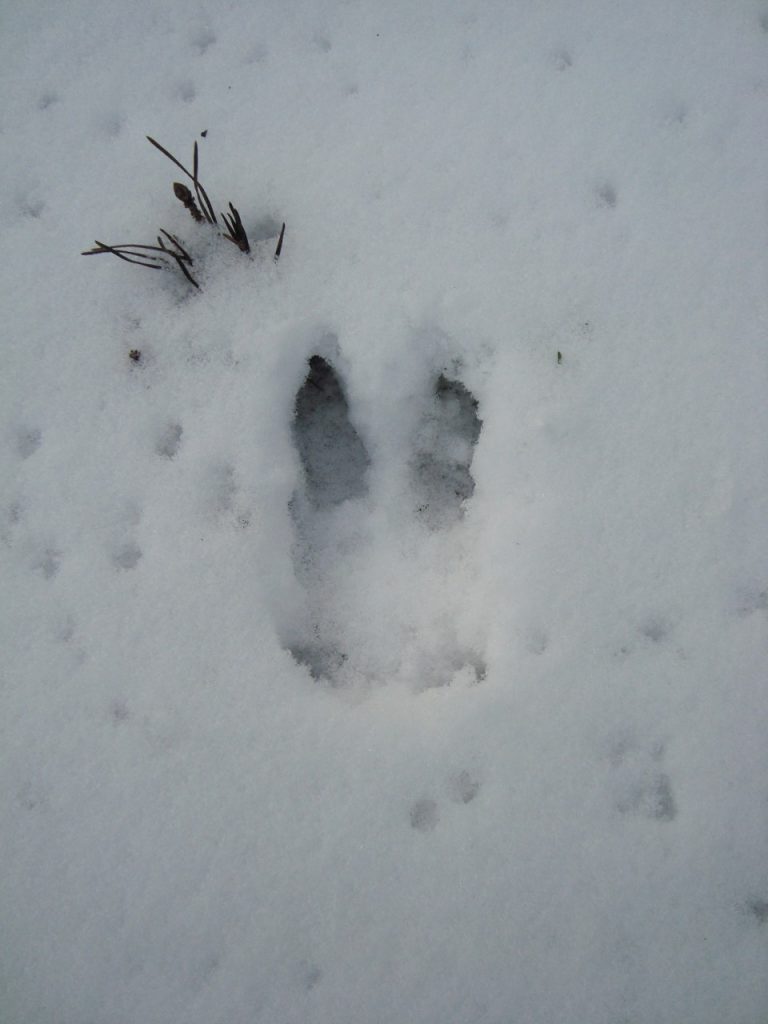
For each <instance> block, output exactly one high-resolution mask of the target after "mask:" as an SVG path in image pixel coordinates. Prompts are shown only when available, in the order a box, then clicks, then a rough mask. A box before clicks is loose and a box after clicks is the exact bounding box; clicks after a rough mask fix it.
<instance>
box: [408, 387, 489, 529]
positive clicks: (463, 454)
mask: <svg viewBox="0 0 768 1024" xmlns="http://www.w3.org/2000/svg"><path fill="white" fill-rule="evenodd" d="M477 410H478V402H477V399H476V398H475V397H474V395H473V394H472V393H471V391H469V390H468V389H467V388H466V387H465V386H464V385H463V384H462V383H461V381H458V380H450V379H449V378H448V377H446V376H445V374H442V373H441V374H440V376H439V377H438V379H437V382H436V384H435V390H434V395H433V399H432V406H431V408H430V410H429V413H428V415H427V416H426V418H425V420H424V422H423V424H422V428H421V430H420V433H419V437H418V440H417V446H416V454H415V456H414V458H413V461H412V464H411V468H412V473H413V482H414V487H415V490H416V494H417V505H416V508H417V513H418V515H419V518H420V519H421V520H422V521H423V522H424V523H425V524H426V525H427V526H429V527H430V529H441V528H443V527H446V526H450V525H451V524H452V523H454V522H456V521H457V520H458V519H460V518H461V516H462V515H463V512H464V503H465V502H466V501H467V500H468V499H469V498H471V497H472V495H473V494H474V491H475V481H474V478H473V476H472V473H471V472H470V467H471V465H472V458H473V456H474V451H475V445H476V444H477V440H478V438H479V437H480V431H481V429H482V420H481V419H480V417H479V416H478V414H477Z"/></svg>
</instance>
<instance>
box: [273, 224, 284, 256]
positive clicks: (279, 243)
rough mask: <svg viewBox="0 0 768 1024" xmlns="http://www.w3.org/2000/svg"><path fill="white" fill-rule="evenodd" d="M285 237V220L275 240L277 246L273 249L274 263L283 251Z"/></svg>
mask: <svg viewBox="0 0 768 1024" xmlns="http://www.w3.org/2000/svg"><path fill="white" fill-rule="evenodd" d="M284 237H285V221H283V226H282V227H281V228H280V237H279V238H278V240H277V248H276V249H275V255H274V260H275V263H277V261H278V260H279V259H280V253H281V252H282V251H283V238H284Z"/></svg>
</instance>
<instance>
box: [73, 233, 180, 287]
mask: <svg viewBox="0 0 768 1024" xmlns="http://www.w3.org/2000/svg"><path fill="white" fill-rule="evenodd" d="M161 231H162V233H163V234H164V235H165V237H166V238H167V239H168V240H169V241H170V242H171V244H172V245H174V246H175V247H176V248H177V249H178V252H174V251H173V249H169V248H168V246H167V245H166V244H165V242H164V241H163V239H162V238H161V237H160V235H158V236H157V245H135V244H133V243H129V244H127V245H106V244H105V243H104V242H99V241H98V239H97V240H96V242H95V248H94V249H87V250H86V251H85V252H83V253H81V255H82V256H98V255H101V254H102V253H109V254H111V255H112V256H117V258H118V259H119V260H124V261H125V262H126V263H135V264H136V266H139V267H147V268H148V269H149V270H162V269H163V268H167V267H168V266H169V264H168V259H170V260H172V261H173V263H175V264H176V266H177V267H178V268H179V269H180V270H181V272H182V273H183V274H184V276H185V277H186V279H187V280H188V281H189V282H190V284H193V285H194V286H195V288H199V287H200V285H199V284H198V283H197V281H196V280H195V279H194V277H192V275H191V274H190V272H189V270H187V267H186V266H185V264H186V263H191V262H192V257H191V256H190V255H189V253H188V252H187V251H186V249H185V248H184V247H183V246H182V244H181V243H180V242H179V240H178V239H177V238H176V237H175V236H174V235H171V234H169V233H168V232H167V231H164V230H163V229H162V228H161ZM154 253H160V255H159V256H155V255H153V254H154ZM164 257H165V258H164Z"/></svg>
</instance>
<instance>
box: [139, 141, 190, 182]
mask: <svg viewBox="0 0 768 1024" xmlns="http://www.w3.org/2000/svg"><path fill="white" fill-rule="evenodd" d="M147 141H148V142H151V143H152V145H153V146H154V147H155V149H159V150H160V152H161V153H162V154H163V156H167V157H168V159H169V160H170V161H171V162H172V163H174V164H176V166H177V167H178V168H179V169H180V170H182V171H184V173H185V174H186V176H187V177H188V178H192V181H194V180H195V179H194V177H193V175H192V174H190V172H189V171H188V170H187V168H186V167H185V166H184V164H182V163H180V162H179V161H178V160H177V159H176V157H175V156H174V155H173V153H169V152H168V150H167V149H166V148H165V146H161V145H160V143H159V142H157V141H156V140H155V139H153V138H152V137H151V136H150V135H148V136H147Z"/></svg>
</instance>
